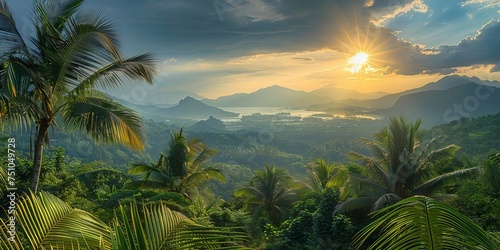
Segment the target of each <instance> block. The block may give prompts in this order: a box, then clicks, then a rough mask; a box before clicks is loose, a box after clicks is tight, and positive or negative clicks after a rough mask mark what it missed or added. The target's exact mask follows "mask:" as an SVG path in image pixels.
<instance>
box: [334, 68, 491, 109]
mask: <svg viewBox="0 0 500 250" xmlns="http://www.w3.org/2000/svg"><path fill="white" fill-rule="evenodd" d="M468 83H475V84H483V85H488V86H497V87H500V82H498V81H482V80H481V79H479V78H477V77H466V76H459V75H451V76H445V77H443V78H441V79H440V80H439V81H437V82H431V83H428V84H426V85H424V86H422V87H419V88H415V89H410V90H406V91H403V92H399V93H395V94H389V95H385V96H382V97H380V98H377V99H372V100H343V101H341V103H343V104H345V105H348V106H359V107H367V108H377V109H384V108H389V107H391V106H392V105H394V104H395V103H396V101H397V100H398V99H399V98H400V97H402V96H405V95H409V94H413V93H418V92H423V91H429V90H447V89H450V88H453V87H456V86H461V85H465V84H468Z"/></svg>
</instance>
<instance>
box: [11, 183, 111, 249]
mask: <svg viewBox="0 0 500 250" xmlns="http://www.w3.org/2000/svg"><path fill="white" fill-rule="evenodd" d="M16 223H19V225H21V227H22V229H23V232H24V233H25V234H26V237H27V240H28V242H29V244H30V246H31V247H30V248H31V249H50V248H51V247H56V246H57V247H65V248H70V247H72V246H81V247H82V248H87V247H89V248H95V249H98V248H100V247H101V246H102V245H103V244H104V246H105V247H107V248H110V247H111V242H110V238H109V234H110V229H109V227H108V226H107V225H106V224H104V223H103V222H101V221H100V220H99V219H97V218H96V217H94V216H93V215H91V214H89V213H87V212H85V211H82V210H79V209H74V208H71V207H70V206H69V205H68V204H66V203H65V202H64V201H62V200H60V199H59V198H57V197H55V196H53V195H52V194H50V193H46V192H40V193H39V194H38V195H35V194H33V193H31V194H30V195H27V196H23V197H20V198H19V200H18V203H17V212H16ZM3 234H4V235H5V234H6V233H5V232H3ZM3 244H6V242H3ZM8 249H19V248H16V247H15V246H14V245H10V246H9V248H8Z"/></svg>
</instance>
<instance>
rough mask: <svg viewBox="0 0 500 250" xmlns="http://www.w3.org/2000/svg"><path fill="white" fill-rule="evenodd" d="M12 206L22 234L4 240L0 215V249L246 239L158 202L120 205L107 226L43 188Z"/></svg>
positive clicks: (228, 244) (207, 244)
mask: <svg viewBox="0 0 500 250" xmlns="http://www.w3.org/2000/svg"><path fill="white" fill-rule="evenodd" d="M17 205H18V207H17V209H18V210H17V214H16V221H15V222H16V226H17V227H18V230H19V229H20V228H22V230H23V232H24V234H17V236H16V237H18V238H15V240H14V241H10V240H9V237H11V236H10V233H9V228H8V227H7V224H8V223H6V221H4V220H1V222H0V227H1V228H0V231H1V232H0V246H1V249H12V250H18V249H102V250H122V249H130V250H134V249H137V250H156V249H193V248H195V247H196V248H198V249H214V248H217V249H223V248H226V249H245V248H244V247H241V244H242V243H243V242H244V241H246V240H247V239H248V236H247V235H246V234H244V233H241V232H238V231H236V230H233V229H234V228H218V227H212V226H206V225H201V224H199V223H196V222H194V221H193V220H191V219H190V218H188V217H186V216H184V215H183V214H181V213H179V212H175V211H171V210H170V209H169V208H167V207H166V206H165V205H163V204H160V205H152V206H146V205H143V206H142V207H141V209H139V207H138V205H137V203H136V202H132V203H131V204H130V209H125V208H124V207H122V206H120V209H119V210H118V213H119V214H120V217H118V216H116V215H115V218H114V219H113V221H112V223H111V226H108V225H107V224H105V223H103V222H102V221H100V220H99V219H97V218H96V217H94V216H93V215H92V214H89V213H87V212H85V211H82V210H79V209H74V208H71V207H70V206H69V205H68V204H66V203H65V202H63V201H62V200H60V199H59V198H57V197H55V196H53V195H51V194H50V193H46V192H43V191H42V192H39V193H38V195H35V194H33V193H31V194H30V195H28V196H24V197H21V198H20V200H18V203H17ZM140 211H141V212H140ZM23 235H25V237H26V238H19V237H23ZM24 241H26V243H27V244H28V246H23V245H22V244H21V242H24Z"/></svg>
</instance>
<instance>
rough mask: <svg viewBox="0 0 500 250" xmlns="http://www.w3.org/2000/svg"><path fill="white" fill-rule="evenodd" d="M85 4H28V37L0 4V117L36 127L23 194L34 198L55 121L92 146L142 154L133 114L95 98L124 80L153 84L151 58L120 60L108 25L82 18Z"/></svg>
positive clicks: (88, 15) (92, 16)
mask: <svg viewBox="0 0 500 250" xmlns="http://www.w3.org/2000/svg"><path fill="white" fill-rule="evenodd" d="M83 2H84V0H67V1H56V0H46V1H44V0H35V1H34V8H33V26H34V30H35V31H34V32H33V34H29V35H31V36H23V35H24V34H21V33H20V32H19V30H18V29H17V26H16V23H15V22H14V18H13V15H12V13H11V12H10V10H9V8H8V6H7V4H6V3H5V1H4V0H0V46H1V51H2V54H1V55H0V58H1V60H2V65H1V67H0V105H1V106H0V117H1V118H2V126H3V121H4V119H7V120H8V121H9V123H10V124H12V125H16V126H19V125H20V126H24V127H28V126H32V125H36V135H35V139H34V160H33V162H34V166H33V174H32V180H31V185H30V188H31V190H33V191H35V192H36V191H37V187H38V182H39V178H40V171H41V167H42V154H43V148H44V144H45V143H48V141H49V140H48V138H49V133H48V132H49V128H50V127H51V126H55V125H56V118H57V119H58V118H59V117H61V121H62V123H63V125H64V126H65V127H67V128H69V129H70V130H76V131H83V132H85V133H86V134H88V135H90V136H91V137H92V138H93V139H94V140H96V141H101V142H105V143H114V144H117V143H121V144H124V145H128V146H130V147H132V148H135V149H142V148H143V147H144V144H143V135H142V134H143V132H142V122H141V119H140V118H139V116H138V115H137V114H135V113H134V112H133V111H132V110H130V109H127V108H125V107H123V106H122V105H120V104H118V103H116V102H114V101H112V100H111V99H110V98H109V97H108V96H107V95H105V94H103V93H102V92H100V91H99V90H105V89H110V88H115V87H119V86H121V85H122V84H123V80H124V79H125V78H128V79H131V80H135V79H138V80H144V81H146V82H148V83H152V81H153V75H154V74H155V66H154V59H153V57H152V55H150V54H141V55H136V56H132V57H124V56H123V55H122V53H121V49H120V40H119V38H118V35H117V33H116V31H115V30H114V29H113V25H112V24H111V22H110V20H108V19H107V18H105V17H103V16H102V15H101V14H100V13H99V12H85V11H83V10H81V8H80V7H81V6H82V4H83Z"/></svg>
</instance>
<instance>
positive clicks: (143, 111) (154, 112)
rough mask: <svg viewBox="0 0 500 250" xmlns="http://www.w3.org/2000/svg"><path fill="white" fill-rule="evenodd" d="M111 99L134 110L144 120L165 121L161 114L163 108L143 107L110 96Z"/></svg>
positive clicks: (149, 105) (146, 105)
mask: <svg viewBox="0 0 500 250" xmlns="http://www.w3.org/2000/svg"><path fill="white" fill-rule="evenodd" d="M111 98H112V99H113V100H115V101H116V102H118V103H120V104H121V105H123V106H125V107H127V108H130V109H132V110H134V111H135V112H137V113H138V114H139V115H140V116H142V117H143V118H145V119H152V120H155V121H165V119H166V118H167V117H166V116H165V115H163V113H164V112H165V108H163V107H159V106H157V105H153V104H144V105H141V104H135V103H131V102H129V101H126V100H123V99H120V98H117V97H112V96H111Z"/></svg>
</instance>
